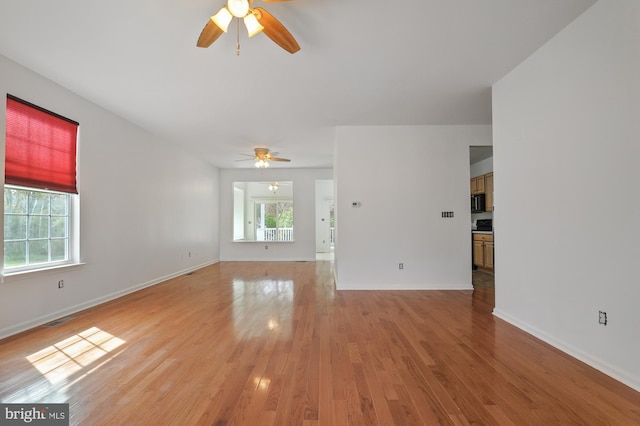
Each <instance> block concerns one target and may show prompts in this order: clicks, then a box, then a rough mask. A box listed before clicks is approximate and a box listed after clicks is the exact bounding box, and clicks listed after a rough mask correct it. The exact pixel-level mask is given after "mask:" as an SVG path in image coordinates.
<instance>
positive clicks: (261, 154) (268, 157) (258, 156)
mask: <svg viewBox="0 0 640 426" xmlns="http://www.w3.org/2000/svg"><path fill="white" fill-rule="evenodd" d="M253 150H254V152H255V154H254V155H251V154H242V153H241V154H240V155H246V156H249V157H251V158H244V159H242V160H236V162H237V161H248V160H255V163H254V165H255V166H256V167H258V168H260V167H264V168H267V167H269V161H285V162H287V163H288V162H290V161H291V160H289V159H288V158H280V157H276V155H278V153H277V152H270V151H269V148H254V149H253Z"/></svg>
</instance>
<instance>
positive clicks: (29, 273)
mask: <svg viewBox="0 0 640 426" xmlns="http://www.w3.org/2000/svg"><path fill="white" fill-rule="evenodd" d="M83 265H86V263H84V262H78V263H66V264H64V265H56V266H50V267H44V268H39V269H29V270H26V271H16V272H5V273H4V274H2V276H1V277H0V282H3V283H5V282H11V281H18V280H23V279H27V278H33V277H37V276H40V275H50V274H54V273H58V272H61V271H66V270H69V269H75V268H80V267H82V266H83Z"/></svg>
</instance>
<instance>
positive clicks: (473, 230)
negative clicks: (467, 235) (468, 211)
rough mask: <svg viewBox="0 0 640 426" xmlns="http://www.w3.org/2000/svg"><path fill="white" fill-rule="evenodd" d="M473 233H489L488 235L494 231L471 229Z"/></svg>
mask: <svg viewBox="0 0 640 426" xmlns="http://www.w3.org/2000/svg"><path fill="white" fill-rule="evenodd" d="M471 233H472V234H488V235H493V231H477V230H475V229H472V230H471Z"/></svg>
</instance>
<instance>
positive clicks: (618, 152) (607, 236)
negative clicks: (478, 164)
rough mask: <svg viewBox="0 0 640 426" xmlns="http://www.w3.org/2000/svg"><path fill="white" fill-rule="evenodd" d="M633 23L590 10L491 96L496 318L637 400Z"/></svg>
mask: <svg viewBox="0 0 640 426" xmlns="http://www.w3.org/2000/svg"><path fill="white" fill-rule="evenodd" d="M638 22H640V2H637V1H636V0H602V1H599V2H597V3H596V4H595V5H594V6H592V7H591V8H590V9H589V10H587V11H586V12H585V13H584V14H583V15H581V16H580V17H579V18H578V19H576V20H575V21H574V22H573V23H572V24H570V25H569V26H568V27H567V28H565V29H564V30H563V31H562V32H560V33H559V34H558V35H557V36H556V37H555V38H553V39H552V40H551V41H550V42H549V43H547V44H546V45H545V46H543V47H542V48H541V49H540V50H538V51H537V52H536V53H535V54H534V55H532V56H531V57H530V58H528V59H527V60H526V61H525V62H524V63H522V64H521V65H520V66H518V67H517V68H516V69H515V70H513V71H512V72H511V73H509V74H508V75H507V76H505V77H504V78H503V79H502V80H501V81H499V82H498V83H497V84H496V85H495V86H494V88H493V117H494V166H495V170H496V172H497V173H499V176H500V178H499V179H496V180H495V196H496V211H495V213H494V214H495V216H496V218H497V221H496V223H497V225H496V229H495V234H496V248H495V251H496V259H498V262H497V265H496V307H495V314H496V315H498V316H499V317H501V318H504V319H506V320H507V321H510V322H512V323H514V324H515V325H517V326H519V327H521V328H523V329H525V330H527V331H529V332H531V333H532V334H534V335H536V336H538V337H540V338H542V339H543V340H546V341H547V342H549V343H551V344H552V345H554V346H556V347H558V348H560V349H562V350H564V351H566V352H568V353H569V354H571V355H574V356H576V357H577V358H579V359H582V360H583V361H585V362H587V363H589V364H591V365H592V366H595V367H596V368H598V369H600V370H602V371H604V372H605V373H608V374H609V375H611V376H613V377H615V378H618V379H619V380H621V381H623V382H625V383H627V384H629V385H630V386H632V387H634V388H635V389H637V390H640V362H639V360H640V334H639V332H638V325H640V309H638V306H639V305H638V303H639V301H640V284H639V281H638V259H640V226H639V224H640V197H639V196H638V193H639V192H638V188H639V182H640V180H639V178H638V176H639V174H638V170H639V169H638V160H640V143H639V142H638V141H639V139H640V80H639V76H640V26H639V25H638ZM599 310H603V311H606V312H607V314H608V318H609V323H608V325H607V326H603V325H599V324H598V311H599Z"/></svg>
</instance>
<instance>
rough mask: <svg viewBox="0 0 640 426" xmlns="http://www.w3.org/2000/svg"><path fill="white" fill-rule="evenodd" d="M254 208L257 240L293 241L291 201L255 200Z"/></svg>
mask: <svg viewBox="0 0 640 426" xmlns="http://www.w3.org/2000/svg"><path fill="white" fill-rule="evenodd" d="M255 209H256V210H255V214H256V236H257V238H256V239H257V240H258V241H293V203H291V202H289V201H272V202H256V203H255Z"/></svg>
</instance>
